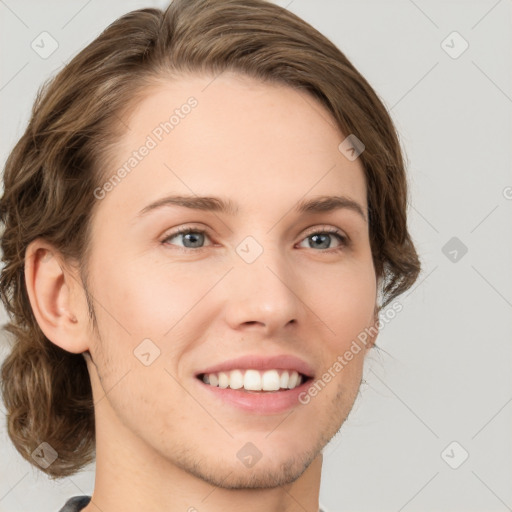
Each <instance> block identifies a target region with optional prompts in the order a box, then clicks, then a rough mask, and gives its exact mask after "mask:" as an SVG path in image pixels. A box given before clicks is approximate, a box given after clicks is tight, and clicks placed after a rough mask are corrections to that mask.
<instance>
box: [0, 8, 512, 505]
mask: <svg viewBox="0 0 512 512" xmlns="http://www.w3.org/2000/svg"><path fill="white" fill-rule="evenodd" d="M165 3H166V2H158V1H153V2H152V1H150V0H147V1H135V0H131V1H123V2H122V1H120V0H116V1H110V2H108V3H107V2H101V1H100V0H89V1H87V0H80V1H75V0H73V1H69V0H68V1H66V2H64V1H61V2H57V1H55V0H53V1H45V2H38V1H35V0H33V1H27V0H25V1H18V2H16V1H15V0H0V24H1V26H0V38H1V60H0V69H1V75H0V107H1V119H2V123H1V127H0V129H1V136H0V152H1V159H2V163H3V162H4V161H5V158H6V157H7V154H8V152H9V150H10V148H11V147H12V146H13V144H14V143H15V141H16V140H17V138H18V137H19V136H20V135H21V133H22V130H23V128H24V126H25V124H26V122H27V119H28V114H29V110H30V108H31V105H32V102H33V100H34V97H35V93H36V90H37V88H38V87H39V85H40V84H41V83H42V82H43V80H45V79H46V78H47V77H49V76H50V75H52V74H53V73H54V72H56V71H57V70H58V69H60V68H61V67H62V65H63V64H64V63H65V62H67V61H68V60H69V59H70V58H71V57H72V56H73V55H74V54H75V53H76V52H77V51H79V50H80V49H82V48H83V47H84V46H85V45H86V44H87V43H88V42H90V41H91V40H92V39H93V38H94V37H96V36H97V35H98V34H99V32H100V31H101V30H102V29H103V28H105V27H106V25H107V24H108V23H110V22H111V21H113V20H114V19H115V18H117V17H118V16H119V15H121V14H123V13H125V12H127V11H129V10H131V9H134V8H139V7H147V6H159V7H161V6H163V5H164V4H165ZM278 3H279V4H280V5H282V6H287V7H288V9H290V10H291V11H293V12H295V13H296V14H298V15H299V16H301V17H303V18H304V19H305V20H307V21H308V22H310V23H311V24H312V25H313V26H315V27H316V28H317V29H319V30H320V31H321V32H322V33H324V34H325V35H326V36H328V37H329V38H331V39H332V40H333V41H334V43H335V44H336V45H338V46H339V47H340V49H341V50H342V51H344V52H345V53H346V55H347V56H348V58H349V59H351V60H352V62H353V63H354V64H355V65H356V67H357V68H358V69H359V70H360V71H361V72H362V73H363V75H364V76H365V77H366V78H367V79H368V81H369V82H370V84H371V85H372V86H373V87H374V88H375V90H376V91H377V93H378V94H379V96H380V97H381V98H382V100H383V101H384V103H385V104H386V106H387V107H388V109H390V111H391V114H392V116H393V119H394V121H395V123H396V126H397V128H398V131H399V133H400V136H401V140H402V143H403V146H404V149H405V152H406V155H407V158H408V161H409V172H410V184H411V199H412V202H411V206H410V212H409V214H410V229H411V232H412V235H413V238H414V240H415V242H416V244H417V248H418V250H419V252H420V254H421V258H422V262H423V265H424V270H423V273H422V275H421V276H420V278H419V280H418V282H417V285H416V286H415V287H414V288H413V289H412V290H410V291H409V292H407V293H406V294H405V296H402V297H401V298H400V299H399V300H400V302H401V303H402V305H403V310H402V312H400V313H399V314H398V315H397V316H396V318H395V319H394V320H393V321H392V322H390V323H388V324H386V325H385V327H384V328H383V330H382V332H381V334H380V336H379V342H378V344H379V345H380V346H381V347H382V349H383V350H382V351H373V353H372V354H371V355H370V356H369V358H368V360H367V362H366V367H365V379H366V383H365V384H363V386H362V388H361V393H360V395H359V397H358V399H357V400H356V404H355V406H354V409H353V411H352V413H351V415H350V416H349V419H348V420H347V422H346V423H345V425H344V427H343V428H342V431H341V433H340V434H339V435H338V436H337V437H336V438H335V439H333V441H332V442H331V443H330V444H329V445H328V446H327V447H326V449H325V457H324V461H325V463H324V470H323V480H322V487H321V502H322V503H323V504H324V506H325V507H326V509H327V510H328V511H330V512H341V511H370V510H371V511H375V510H378V511H395V512H398V511H402V510H403V511H419V510H421V511H433V510H436V511H451V512H453V511H459V510H460V511H488V512H490V511H505V510H512V486H511V485H510V483H511V482H512V446H511V445H512V443H511V439H512V436H511V434H512V428H511V427H512V404H511V402H512V382H511V381H512V371H511V361H512V359H511V355H512V354H511V353H512V348H511V343H510V341H511V339H512V336H511V334H512V325H511V324H512V322H511V308H512V286H511V281H512V279H511V262H512V239H511V237H510V233H511V232H512V230H511V227H512V226H511V224H512V222H511V219H512V216H511V211H512V175H511V141H512V138H511V135H512V129H511V112H512V87H511V84H512V76H511V70H512V55H511V53H512V50H511V49H512V44H511V43H512V41H511V39H512V37H511V32H512V31H511V27H512V20H511V12H512V3H511V1H510V0H500V1H496V0H479V1H476V0H473V1H469V0H466V1H445V0H443V1H441V0H435V1H433V0H429V1H426V0H415V1H413V0H394V1H389V0H386V1H382V0H381V1H369V0H358V1H346V0H342V1H334V0H331V1H328V0H322V1H318V0H315V1H313V0H292V1H291V2H290V0H286V1H279V2H278ZM43 31H47V32H49V33H50V34H51V36H52V37H53V38H54V39H55V40H56V41H57V42H58V48H57V50H56V51H55V52H54V53H53V54H52V55H51V56H49V57H48V58H46V59H43V58H41V57H40V56H39V55H38V54H37V53H36V52H35V51H34V50H33V49H32V48H31V42H32V41H34V40H36V41H37V37H39V34H41V32H43ZM453 31H457V32H458V33H459V34H460V36H461V37H462V38H463V39H464V40H465V41H467V43H468V44H469V47H468V49H467V50H466V51H465V52H463V53H462V54H461V55H457V54H458V53H459V52H460V50H461V49H463V44H464V43H463V40H462V39H461V38H460V37H459V36H457V35H455V36H453V35H452V36H450V37H448V36H449V35H450V34H451V33H452V32H453ZM447 37H448V39H446V38H447ZM444 40H446V41H445V43H442V42H443V41H444ZM46 48H48V46H46ZM449 53H451V55H450V54H449ZM455 56H456V57H457V58H454V57H455ZM453 237H456V238H457V240H455V241H452V242H450V244H449V245H448V246H446V244H447V243H448V242H449V240H450V239H452V238H453ZM451 244H454V245H451ZM464 246H465V247H466V248H467V253H466V254H464V255H462V252H463V250H462V249H463V248H464ZM443 248H444V252H443ZM454 250H455V251H456V253H455V252H453V251H454ZM445 253H446V255H445ZM1 320H2V322H5V314H4V312H3V311H2V319H1ZM0 346H1V351H2V352H3V354H5V350H6V347H5V342H3V343H2V344H0ZM1 413H2V414H4V410H3V409H2V411H1ZM454 441H455V442H456V443H457V444H455V445H453V444H452V445H451V446H449V445H450V444H451V443H452V442H454ZM0 443H1V444H0V446H1V457H0V461H1V462H0V511H1V512H4V511H9V512H18V511H30V510H34V511H35V510H37V511H40V512H45V511H47V512H53V511H56V510H58V509H59V508H60V507H61V506H62V504H63V503H64V501H65V500H66V499H67V498H68V497H70V496H72V495H76V494H82V493H86V494H90V493H91V492H92V489H93V475H94V467H90V468H88V470H87V471H84V472H82V473H81V474H79V475H77V476H73V477H70V478H65V479H63V480H60V481H51V480H50V479H48V478H47V477H46V476H45V475H44V474H43V473H41V472H39V471H37V470H36V469H33V468H32V467H31V466H30V465H29V464H28V463H26V462H24V461H23V460H22V459H21V457H20V456H19V455H18V454H17V452H16V451H15V450H14V448H13V446H12V445H11V444H10V442H9V440H8V438H7V435H6V433H5V421H2V422H1V425H0ZM447 447H448V449H446V448H447ZM445 449H446V450H445ZM466 453H467V454H468V455H469V456H468V458H467V460H465V461H464V462H463V463H462V464H461V462H462V460H463V459H464V457H465V456H466ZM448 463H449V464H451V466H454V467H455V466H458V468H457V469H453V468H452V467H450V465H449V464H448Z"/></svg>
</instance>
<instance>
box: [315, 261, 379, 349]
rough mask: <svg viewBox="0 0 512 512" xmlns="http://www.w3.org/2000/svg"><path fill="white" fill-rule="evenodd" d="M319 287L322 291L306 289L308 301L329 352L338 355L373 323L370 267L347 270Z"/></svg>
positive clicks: (372, 291)
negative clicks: (324, 329) (319, 321)
mask: <svg viewBox="0 0 512 512" xmlns="http://www.w3.org/2000/svg"><path fill="white" fill-rule="evenodd" d="M317 283H318V281H317ZM322 283H323V286H322V291H321V290H320V288H319V287H310V290H311V292H310V293H309V297H310V299H309V300H310V304H312V306H313V310H314V311H315V313H317V314H318V316H319V317H320V319H321V320H322V322H323V323H324V324H325V325H326V327H327V331H326V332H327V340H330V344H329V346H330V348H331V349H332V350H336V351H337V352H338V353H339V351H344V350H345V349H346V346H347V345H350V344H351V342H352V340H354V339H356V338H357V336H358V335H359V334H360V333H361V332H364V330H365V329H366V328H368V327H369V326H371V325H372V323H373V319H374V311H375V305H376V298H377V297H376V293H377V288H376V280H375V274H374V271H373V265H371V264H368V265H351V266H347V267H346V268H343V269H341V271H340V272H338V273H336V274H333V273H331V274H330V275H329V276H327V277H326V278H324V279H323V280H322ZM318 284H319V283H318Z"/></svg>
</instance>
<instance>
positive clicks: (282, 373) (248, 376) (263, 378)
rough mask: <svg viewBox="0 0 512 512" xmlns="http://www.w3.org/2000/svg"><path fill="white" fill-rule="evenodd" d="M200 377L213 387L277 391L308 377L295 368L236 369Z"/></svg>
mask: <svg viewBox="0 0 512 512" xmlns="http://www.w3.org/2000/svg"><path fill="white" fill-rule="evenodd" d="M199 378H200V379H201V380H202V381H203V382H204V383H205V384H208V385H210V386H213V387H219V388H222V389H226V388H230V389H240V390H244V391H260V392H272V391H274V392H276V391H279V390H280V389H284V390H286V389H294V388H296V387H298V386H300V385H301V384H302V382H303V380H306V379H307V377H306V376H304V375H302V374H301V373H299V372H297V371H295V370H282V369H270V370H266V371H259V370H255V369H247V370H243V369H235V370H231V371H227V372H217V373H204V374H201V375H199Z"/></svg>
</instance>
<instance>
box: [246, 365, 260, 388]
mask: <svg viewBox="0 0 512 512" xmlns="http://www.w3.org/2000/svg"><path fill="white" fill-rule="evenodd" d="M244 389H247V390H249V391H261V375H260V372H259V371H258V370H247V371H246V372H245V375H244Z"/></svg>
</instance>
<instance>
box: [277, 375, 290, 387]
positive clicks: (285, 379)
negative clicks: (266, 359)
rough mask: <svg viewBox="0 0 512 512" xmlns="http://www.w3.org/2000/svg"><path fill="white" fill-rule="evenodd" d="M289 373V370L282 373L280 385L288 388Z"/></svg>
mask: <svg viewBox="0 0 512 512" xmlns="http://www.w3.org/2000/svg"><path fill="white" fill-rule="evenodd" d="M289 378H290V377H289V374H288V370H285V371H284V372H283V373H282V374H281V379H280V381H279V385H280V386H281V387H282V388H284V389H288V379H289Z"/></svg>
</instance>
